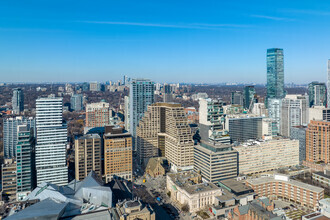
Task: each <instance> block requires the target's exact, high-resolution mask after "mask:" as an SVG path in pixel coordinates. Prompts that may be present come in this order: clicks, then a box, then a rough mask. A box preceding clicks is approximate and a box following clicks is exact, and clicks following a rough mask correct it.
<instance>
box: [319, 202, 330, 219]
mask: <svg viewBox="0 0 330 220" xmlns="http://www.w3.org/2000/svg"><path fill="white" fill-rule="evenodd" d="M319 205H320V211H321V213H322V214H323V215H325V216H326V217H328V218H330V198H326V199H321V200H320V201H319Z"/></svg>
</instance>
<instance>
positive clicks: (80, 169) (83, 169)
mask: <svg viewBox="0 0 330 220" xmlns="http://www.w3.org/2000/svg"><path fill="white" fill-rule="evenodd" d="M101 146H102V142H101V138H100V136H99V135H97V134H87V135H84V136H82V137H79V138H77V139H76V140H75V171H76V172H75V173H76V177H75V178H76V180H83V179H85V177H86V176H88V173H89V172H90V171H91V170H94V171H95V173H96V174H98V175H99V176H100V177H101V175H102V168H101V162H102V158H101Z"/></svg>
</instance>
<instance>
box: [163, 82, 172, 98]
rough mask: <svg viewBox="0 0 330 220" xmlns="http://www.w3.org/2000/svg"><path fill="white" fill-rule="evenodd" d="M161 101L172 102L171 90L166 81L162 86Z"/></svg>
mask: <svg viewBox="0 0 330 220" xmlns="http://www.w3.org/2000/svg"><path fill="white" fill-rule="evenodd" d="M162 94H163V102H173V95H172V91H171V86H170V85H169V84H167V83H165V84H164V86H163V91H162Z"/></svg>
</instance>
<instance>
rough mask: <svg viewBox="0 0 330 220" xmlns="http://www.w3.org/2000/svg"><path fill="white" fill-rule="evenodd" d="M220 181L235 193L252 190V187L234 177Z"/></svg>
mask: <svg viewBox="0 0 330 220" xmlns="http://www.w3.org/2000/svg"><path fill="white" fill-rule="evenodd" d="M220 183H222V184H223V185H225V186H226V187H228V188H230V189H231V190H232V191H233V193H235V194H242V193H245V192H248V191H253V189H252V188H251V187H249V186H246V185H245V184H243V183H241V182H239V181H237V180H235V179H226V180H221V181H220Z"/></svg>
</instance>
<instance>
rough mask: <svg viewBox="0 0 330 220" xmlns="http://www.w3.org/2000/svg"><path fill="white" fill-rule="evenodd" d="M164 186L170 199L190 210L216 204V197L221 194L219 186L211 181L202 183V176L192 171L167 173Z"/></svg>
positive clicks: (193, 210)
mask: <svg viewBox="0 0 330 220" xmlns="http://www.w3.org/2000/svg"><path fill="white" fill-rule="evenodd" d="M166 187H167V190H168V191H169V192H170V197H171V200H172V201H173V202H175V203H176V204H177V205H178V206H179V207H181V208H182V209H183V208H187V209H189V211H190V212H196V211H198V210H200V209H203V208H206V207H209V206H212V205H216V204H217V199H216V197H217V196H221V195H222V190H221V188H219V187H217V186H216V185H215V184H213V183H203V182H202V176H201V175H200V174H199V173H196V172H194V171H185V172H180V173H169V174H167V176H166Z"/></svg>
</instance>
